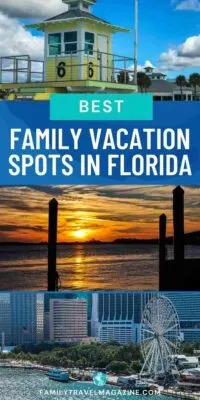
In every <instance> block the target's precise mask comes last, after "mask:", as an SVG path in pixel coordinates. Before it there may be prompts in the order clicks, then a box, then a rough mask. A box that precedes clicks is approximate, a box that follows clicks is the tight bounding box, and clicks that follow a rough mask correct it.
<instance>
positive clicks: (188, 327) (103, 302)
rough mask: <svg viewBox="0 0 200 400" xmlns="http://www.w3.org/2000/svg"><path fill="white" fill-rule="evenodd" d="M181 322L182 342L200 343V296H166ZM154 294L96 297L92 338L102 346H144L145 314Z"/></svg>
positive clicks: (184, 294) (93, 300)
mask: <svg viewBox="0 0 200 400" xmlns="http://www.w3.org/2000/svg"><path fill="white" fill-rule="evenodd" d="M163 294H164V295H165V296H166V297H168V298H169V299H170V300H171V301H172V303H173V305H174V307H175V309H176V311H177V314H178V317H179V320H180V329H181V340H183V341H186V342H200V293H195V292H193V293H191V292H179V293H177V292H175V293H173V292H165V293H163ZM153 295H155V293H151V292H124V293H123V292H119V293H113V292H112V293H96V294H93V295H92V317H91V334H92V336H95V337H97V338H98V339H99V340H100V341H102V342H107V341H110V340H115V341H117V342H119V343H128V342H133V343H140V329H141V319H142V313H143V310H144V308H145V305H146V304H147V302H148V301H149V300H150V298H151V297H152V296H153Z"/></svg>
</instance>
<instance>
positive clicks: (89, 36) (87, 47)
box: [85, 32, 94, 56]
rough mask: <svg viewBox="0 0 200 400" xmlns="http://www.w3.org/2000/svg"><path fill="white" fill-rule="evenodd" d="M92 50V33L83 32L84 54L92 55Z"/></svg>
mask: <svg viewBox="0 0 200 400" xmlns="http://www.w3.org/2000/svg"><path fill="white" fill-rule="evenodd" d="M93 50H94V33H91V32H85V54H88V55H90V56H92V55H93Z"/></svg>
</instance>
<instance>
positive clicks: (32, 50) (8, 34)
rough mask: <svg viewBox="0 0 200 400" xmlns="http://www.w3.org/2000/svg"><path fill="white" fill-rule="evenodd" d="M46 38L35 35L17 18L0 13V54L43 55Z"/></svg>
mask: <svg viewBox="0 0 200 400" xmlns="http://www.w3.org/2000/svg"><path fill="white" fill-rule="evenodd" d="M43 52H44V39H43V37H40V36H33V35H32V33H31V32H29V31H27V30H25V29H24V28H23V27H22V26H21V25H20V24H19V22H18V21H17V20H16V19H12V18H9V17H8V16H6V15H4V14H2V13H0V56H12V55H19V54H30V55H31V56H32V57H33V58H35V59H38V58H42V57H43Z"/></svg>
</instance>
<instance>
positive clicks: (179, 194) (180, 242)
mask: <svg viewBox="0 0 200 400" xmlns="http://www.w3.org/2000/svg"><path fill="white" fill-rule="evenodd" d="M173 223H174V261H175V265H176V270H177V271H178V270H179V271H181V269H182V268H183V263H184V256H185V251H184V190H183V189H182V187H181V186H177V187H176V188H175V189H174V190H173Z"/></svg>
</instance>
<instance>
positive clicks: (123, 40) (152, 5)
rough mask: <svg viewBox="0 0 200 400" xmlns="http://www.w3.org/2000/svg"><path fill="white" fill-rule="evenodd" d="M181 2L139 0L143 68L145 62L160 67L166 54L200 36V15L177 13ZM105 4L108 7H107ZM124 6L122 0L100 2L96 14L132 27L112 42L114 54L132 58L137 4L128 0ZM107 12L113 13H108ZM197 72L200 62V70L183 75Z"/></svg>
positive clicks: (186, 12)
mask: <svg viewBox="0 0 200 400" xmlns="http://www.w3.org/2000/svg"><path fill="white" fill-rule="evenodd" d="M180 3H181V1H180V2H178V1H177V2H174V1H171V0H161V1H158V0H151V1H149V0H139V59H138V62H139V64H140V65H144V62H145V61H146V60H150V61H151V62H152V63H153V64H154V65H155V66H158V65H159V57H160V55H161V54H162V53H163V52H166V51H167V50H168V49H174V48H177V46H179V45H180V44H182V43H184V42H185V40H186V39H187V38H189V37H194V36H198V35H199V34H200V12H198V11H193V10H177V9H176V7H177V5H178V4H180ZM195 3H196V2H195ZM195 3H194V4H195ZM105 4H107V6H106V7H105ZM123 4H125V6H122V1H121V0H107V1H106V0H99V1H97V4H96V6H95V7H94V11H95V13H96V14H98V15H100V16H102V17H103V18H105V19H107V20H109V21H111V22H113V23H115V24H118V25H121V26H124V27H128V28H132V32H131V33H129V34H117V35H116V36H114V41H113V44H114V46H113V50H114V51H117V52H118V53H119V54H126V55H130V56H132V54H133V26H134V2H133V1H130V0H125V2H124V3H123ZM199 4H200V2H199ZM199 7H200V6H199ZM108 10H112V11H111V12H109V11H108ZM199 11H200V8H199ZM199 47H200V44H199ZM199 58H200V53H199ZM194 70H195V71H197V70H198V72H200V63H199V66H198V67H196V66H195V67H191V68H187V69H185V70H184V73H186V74H189V73H190V72H192V71H194ZM180 71H183V69H180ZM169 75H170V76H175V75H177V72H172V71H170V72H169Z"/></svg>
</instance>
